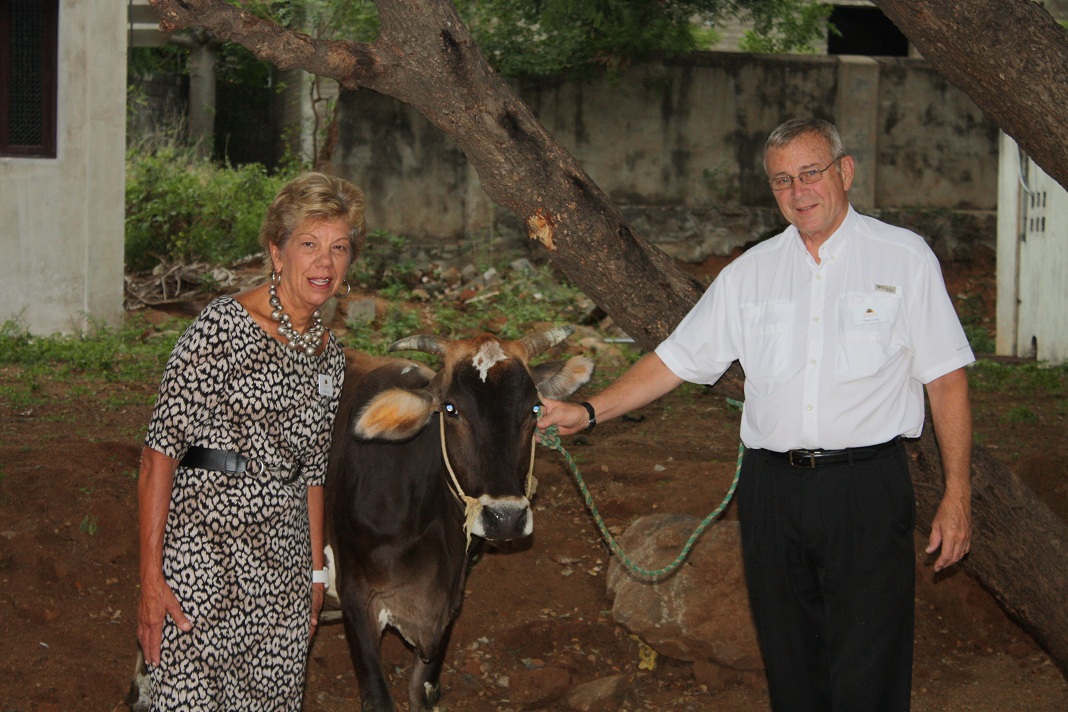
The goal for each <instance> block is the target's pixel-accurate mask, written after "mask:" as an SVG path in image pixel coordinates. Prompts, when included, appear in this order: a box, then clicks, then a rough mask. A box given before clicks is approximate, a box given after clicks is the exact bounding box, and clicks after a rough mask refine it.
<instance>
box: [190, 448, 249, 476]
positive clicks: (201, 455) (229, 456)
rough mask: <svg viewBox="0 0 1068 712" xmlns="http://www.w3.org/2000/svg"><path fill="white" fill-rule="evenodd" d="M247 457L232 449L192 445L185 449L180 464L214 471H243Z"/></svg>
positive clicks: (246, 463) (245, 467) (238, 472)
mask: <svg viewBox="0 0 1068 712" xmlns="http://www.w3.org/2000/svg"><path fill="white" fill-rule="evenodd" d="M248 462H249V459H248V458H247V457H245V456H244V455H242V454H241V453H239V452H234V451H233V450H216V449H214V448H210V447H200V446H199V445H193V446H191V447H190V448H189V449H188V450H186V451H185V457H183V458H182V461H181V463H180V464H181V465H182V466H184V467H192V468H195V469H198V470H212V471H214V472H234V473H237V474H240V473H243V472H245V471H246V470H247V469H248Z"/></svg>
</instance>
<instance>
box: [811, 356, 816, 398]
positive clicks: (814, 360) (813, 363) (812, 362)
mask: <svg viewBox="0 0 1068 712" xmlns="http://www.w3.org/2000/svg"><path fill="white" fill-rule="evenodd" d="M809 363H811V364H812V365H813V366H815V365H816V359H812V360H811V361H809ZM810 410H811V408H810Z"/></svg>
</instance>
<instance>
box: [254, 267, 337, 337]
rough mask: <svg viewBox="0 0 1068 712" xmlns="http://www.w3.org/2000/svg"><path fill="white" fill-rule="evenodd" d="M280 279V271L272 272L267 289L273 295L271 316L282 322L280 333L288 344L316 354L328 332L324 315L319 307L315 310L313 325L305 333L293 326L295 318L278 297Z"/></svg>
mask: <svg viewBox="0 0 1068 712" xmlns="http://www.w3.org/2000/svg"><path fill="white" fill-rule="evenodd" d="M280 281H281V278H280V277H279V276H278V272H276V271H275V272H271V286H270V287H269V288H268V289H267V293H268V294H270V295H271V298H270V305H271V309H272V310H273V311H271V318H272V319H274V320H275V321H277V322H280V323H279V325H278V335H279V336H281V337H282V338H284V339H286V341H287V342H288V343H287V344H286V345H287V346H288V347H289V348H291V349H293V350H294V351H303V352H304V353H305V355H307V356H314V355H315V352H316V351H317V350H318V349H319V344H321V343H322V340H323V334H325V333H326V327H325V326H323V315H322V313H321V312H320V311H319V310H318V309H316V310H315V311H313V312H312V315H311V325H309V326H308V328H307V329H305V331H304V333H303V334H302V333H300V332H299V331H297V330H296V329H295V328H293V320H292V319H290V317H289V314H287V313H286V312H285V310H284V309H282V300H280V299H279V298H278V288H277V285H278V282H280Z"/></svg>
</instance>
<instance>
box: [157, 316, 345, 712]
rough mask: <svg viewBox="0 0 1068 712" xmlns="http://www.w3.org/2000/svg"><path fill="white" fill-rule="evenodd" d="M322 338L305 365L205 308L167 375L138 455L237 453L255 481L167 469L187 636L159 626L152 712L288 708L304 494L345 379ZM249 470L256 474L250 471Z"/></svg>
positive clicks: (243, 320)
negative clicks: (144, 450) (249, 462)
mask: <svg viewBox="0 0 1068 712" xmlns="http://www.w3.org/2000/svg"><path fill="white" fill-rule="evenodd" d="M344 368H345V357H344V353H343V350H342V348H341V346H340V344H339V343H338V342H337V340H336V339H335V338H334V336H333V335H332V334H331V335H330V338H329V343H328V345H327V347H326V349H325V350H324V352H323V353H322V354H321V355H319V356H313V357H308V356H306V355H304V353H303V352H298V351H294V350H291V349H289V348H287V347H286V346H284V345H283V344H281V343H279V342H278V341H277V340H275V339H273V338H272V337H270V336H269V335H268V334H267V333H266V332H265V331H264V330H263V329H262V328H260V326H259V325H258V324H257V323H256V322H255V321H254V320H253V319H252V316H251V315H250V314H249V313H248V312H247V311H246V310H245V308H244V307H243V306H241V304H239V303H238V302H237V301H236V300H235V299H233V298H232V297H221V298H219V299H217V300H215V301H214V302H212V303H211V304H209V305H208V306H207V307H206V308H205V309H204V311H203V313H202V314H201V315H200V316H199V317H198V318H197V319H196V321H194V322H193V324H192V325H190V327H189V328H188V329H187V330H186V332H185V333H184V334H183V335H182V337H181V338H180V339H179V341H178V343H177V345H176V346H175V348H174V352H173V353H172V354H171V357H170V360H169V361H168V363H167V368H166V371H165V373H164V376H163V381H162V383H161V385H160V390H159V397H158V399H157V401H156V405H155V409H154V411H153V415H152V421H151V423H150V425H149V429H148V436H147V438H146V444H147V445H148V446H149V447H151V448H153V449H155V450H158V451H159V452H161V453H163V454H165V455H167V456H169V457H173V458H175V459H177V460H180V459H181V458H182V456H183V455H184V454H185V452H186V449H187V448H188V447H190V446H192V445H199V446H202V447H209V448H219V449H225V450H236V451H238V452H240V453H242V454H244V455H246V456H249V457H250V458H252V459H253V460H254V461H255V462H256V463H258V464H262V465H263V466H264V468H263V469H264V471H263V472H261V473H259V474H251V473H248V472H246V473H244V474H228V473H221V472H212V471H207V470H201V469H192V468H188V467H179V468H178V471H177V472H176V473H175V475H174V485H173V488H172V493H171V502H170V512H169V514H168V516H167V525H166V530H165V534H164V545H163V574H164V577H165V579H166V581H167V583H168V584H169V585H170V586H171V588H172V589H173V590H174V593H175V595H176V596H177V597H178V601H179V603H180V604H181V607H182V610H183V612H184V613H185V614H186V616H187V617H188V618H189V620H190V621H191V622H192V624H193V629H192V630H191V631H190V632H189V633H182V632H181V631H180V630H178V627H177V626H176V625H174V622H173V621H172V620H171V618H170V617H169V616H168V617H167V619H166V622H165V624H164V629H163V642H162V650H161V659H160V664H159V665H158V666H156V667H153V668H152V669H151V677H152V700H153V709H154V710H225V711H226V712H232V711H235V710H256V711H257V712H262V711H265V710H299V709H300V708H301V698H302V694H303V686H304V673H305V664H306V658H307V652H308V642H309V641H308V636H309V628H310V623H311V569H312V560H311V542H310V532H309V525H308V499H307V494H308V487H309V486H316V485H322V484H323V482H324V480H325V477H326V467H327V461H328V457H329V446H330V438H331V429H332V425H333V421H334V415H335V413H336V412H337V405H338V400H339V398H340V395H341V384H342V380H343V379H344ZM252 469H257V470H258V469H259V468H258V467H256V466H253V468H252Z"/></svg>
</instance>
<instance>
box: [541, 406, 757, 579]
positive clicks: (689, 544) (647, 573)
mask: <svg viewBox="0 0 1068 712" xmlns="http://www.w3.org/2000/svg"><path fill="white" fill-rule="evenodd" d="M537 432H538V435H537V437H538V442H540V443H541V444H542V445H544V446H545V447H547V448H549V449H550V450H556V451H557V452H559V453H560V454H561V455H563V456H564V459H565V460H567V464H568V466H569V467H570V468H571V474H573V475H574V476H575V482H577V483H578V486H579V489H580V490H581V491H582V497H583V499H584V500H585V501H586V506H587V507H588V508H589V510H590V513H591V514H593V519H594V521H595V522H597V528H598V529H600V530H601V536H603V537H604V540H605V542H606V543H607V544H608V547H609V548H610V549H611V550H612V552H613V553H614V554H615V555H616V556H618V557H619V560H620V561H621V562H623V565H624V566H626V567H627V569H628V570H629V571H630V572H631V573H633V574H634V575H636V576H638V577H639V578H643V579H649V580H656V579H661V578H664V577H666V576H667V575H668V574H671V573H673V572H674V571H675V569H677V568H679V566H681V565H682V562H683V561H685V560H686V557H687V556H689V554H690V549H692V548H693V545H694V544H695V543H696V542H697V538H698V537H699V536H701V534H703V533H704V531H705V529H707V528H708V525H709V524H711V523H712V521H713V520H714V519H715V518H716V517H718V516H719V515H720V514H722V513H723V510H724V509H726V508H727V505H728V504H729V503H730V501H731V497H733V496H734V490H735V489H736V488H737V487H738V475H739V474H740V473H741V471H742V455H744V454H745V446H744V445H742V443H740V442H739V443H738V464H737V466H736V467H735V468H734V480H733V481H732V482H731V486H730V487H729V488H728V489H727V495H726V496H725V497H724V498H723V501H722V502H720V504H719V506H718V507H716V508H715V509H714V510H713V511H712V512H711V513H710V514H709V515H708V516H707V517H705V518H704V520H703V521H702V522H701V523H700V524H698V525H697V528H696V529H694V530H693V534H691V535H690V538H689V539H688V540H687V541H686V545H685V546H683V547H682V551H681V552H679V555H678V556H677V557H675V560H674V561H672V562H671V563H670V564H668V565H667V566H665V567H663V568H661V569H646V568H642V567H641V566H639V565H638V564H636V563H634V562H633V561H632V560H631V558H630V557H629V556H627V554H626V552H624V551H623V549H621V548H620V546H619V544H617V543H616V540H615V537H613V536H612V534H611V532H609V531H608V527H607V526H605V523H604V519H602V518H601V515H600V513H599V512H598V511H597V507H596V505H594V503H593V497H591V496H590V491H589V490H588V489H586V483H585V482H583V480H582V475H581V474H580V473H579V469H578V466H577V465H576V464H575V461H574V460H573V459H572V458H571V454H570V453H569V452H568V451H567V450H565V449H564V446H563V444H562V443H561V442H560V436H559V435H558V434H557V428H556V426H555V425H551V426H549V427H548V428H546V429H545V430H544V431H541V430H539V431H537Z"/></svg>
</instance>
